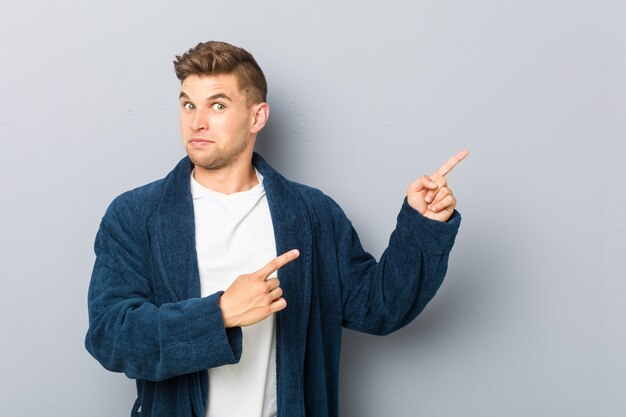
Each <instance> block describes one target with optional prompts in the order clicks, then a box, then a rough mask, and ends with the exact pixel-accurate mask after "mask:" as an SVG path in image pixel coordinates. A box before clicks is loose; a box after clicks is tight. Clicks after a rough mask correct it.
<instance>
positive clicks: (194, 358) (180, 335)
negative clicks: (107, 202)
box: [85, 197, 242, 381]
mask: <svg viewBox="0 0 626 417" xmlns="http://www.w3.org/2000/svg"><path fill="white" fill-rule="evenodd" d="M126 200H128V199H126ZM139 213H140V210H137V209H135V208H134V206H133V204H129V203H128V201H123V202H120V198H119V197H118V199H116V200H115V201H114V202H113V203H112V204H111V206H110V207H109V209H108V210H107V213H106V214H105V216H104V218H103V219H102V222H101V224H100V228H99V230H98V234H97V236H96V241H95V246H94V249H95V253H96V261H95V264H94V268H93V273H92V276H91V282H90V285H89V294H88V309H89V329H88V331H87V335H86V338H85V347H86V348H87V350H88V351H89V353H90V354H91V355H92V356H93V357H94V358H96V359H97V360H98V361H99V362H100V363H101V364H102V366H104V367H105V368H106V369H108V370H110V371H114V372H123V373H125V374H126V375H127V376H128V377H129V378H134V379H146V380H152V381H160V380H164V379H167V378H171V377H175V376H178V375H182V374H188V373H192V372H197V371H201V370H204V369H207V368H212V367H216V366H220V365H225V364H231V363H236V362H238V361H239V359H240V357H241V342H242V333H241V329H240V328H231V329H225V328H224V323H223V319H222V314H221V310H220V308H219V304H218V302H219V297H220V296H221V292H219V293H215V294H212V295H210V296H208V297H204V298H191V299H188V300H184V301H177V302H171V303H163V304H160V305H156V304H155V303H154V293H153V287H152V282H153V280H151V277H150V276H149V274H150V272H149V270H150V268H149V267H148V260H147V259H148V257H149V256H150V255H149V248H148V247H147V244H146V243H145V242H146V241H147V239H145V238H142V236H145V235H147V232H146V230H145V227H144V228H141V227H140V226H139V225H137V224H136V223H138V222H137V219H138V218H141V216H140V215H139Z"/></svg>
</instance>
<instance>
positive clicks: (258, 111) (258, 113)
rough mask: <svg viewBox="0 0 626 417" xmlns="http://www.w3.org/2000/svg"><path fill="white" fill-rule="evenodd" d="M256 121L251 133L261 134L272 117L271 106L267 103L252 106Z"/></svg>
mask: <svg viewBox="0 0 626 417" xmlns="http://www.w3.org/2000/svg"><path fill="white" fill-rule="evenodd" d="M252 109H253V116H254V119H253V120H252V126H251V127H250V133H259V132H260V131H261V129H263V127H264V126H265V123H267V119H269V117H270V106H269V105H268V104H267V103H258V104H255V105H253V106H252Z"/></svg>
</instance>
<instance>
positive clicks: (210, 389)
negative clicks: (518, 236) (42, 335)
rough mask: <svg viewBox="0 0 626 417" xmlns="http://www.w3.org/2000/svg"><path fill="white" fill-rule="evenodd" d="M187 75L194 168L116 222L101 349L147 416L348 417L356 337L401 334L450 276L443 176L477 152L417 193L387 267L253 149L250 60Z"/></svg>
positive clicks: (94, 311)
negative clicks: (345, 383) (342, 392)
mask: <svg viewBox="0 0 626 417" xmlns="http://www.w3.org/2000/svg"><path fill="white" fill-rule="evenodd" d="M174 66H175V70H176V75H177V76H178V78H179V79H180V81H181V91H180V130H181V136H182V138H183V144H184V146H185V149H186V151H187V154H188V157H186V158H184V159H183V160H182V161H180V163H179V164H178V165H177V166H176V167H175V168H174V170H173V171H172V172H170V173H169V174H168V175H167V176H166V177H165V178H163V179H161V180H158V181H156V182H153V183H151V184H148V185H145V186H143V187H140V188H137V189H135V190H132V191H129V192H127V193H125V194H122V195H121V196H119V197H117V198H116V199H115V200H114V201H113V203H111V205H110V207H109V208H108V210H107V212H106V214H105V215H104V217H103V219H102V222H101V225H100V229H99V231H98V234H97V237H96V243H95V252H96V262H95V265H94V270H93V274H92V278H91V284H90V288H89V330H88V332H87V337H86V341H85V345H86V347H87V350H88V351H89V352H90V353H91V354H92V355H93V356H94V357H95V358H96V359H97V360H98V361H99V362H100V363H101V364H102V365H103V366H104V367H105V368H106V369H109V370H111V371H116V372H124V373H125V374H126V375H127V376H128V377H129V378H133V379H136V380H137V391H138V398H137V401H136V403H135V406H134V407H133V411H132V413H133V414H132V415H134V416H139V415H141V416H163V417H165V416H168V417H171V416H180V417H182V416H189V417H191V416H197V417H202V416H210V417H221V416H228V417H237V416H241V417H243V416H246V417H251V416H258V417H268V416H275V415H278V416H283V417H296V416H305V415H309V416H316V417H317V416H336V415H337V413H338V398H337V397H338V375H337V374H338V368H339V349H340V345H341V331H342V326H344V327H347V328H350V329H355V330H359V331H363V332H367V333H372V334H387V333H390V332H392V331H394V330H396V329H398V328H400V327H402V326H404V325H406V324H407V323H409V322H410V321H411V320H413V319H414V318H415V316H417V314H418V313H419V312H420V311H421V310H422V309H423V308H424V306H425V305H426V303H428V301H429V300H430V299H431V298H432V297H433V295H434V294H435V292H436V291H437V289H438V287H439V285H440V283H441V281H442V279H443V277H444V275H445V272H446V267H447V260H448V253H449V252H450V250H451V248H452V245H453V243H454V238H455V236H456V233H457V230H458V227H459V223H460V215H459V214H458V212H456V211H455V210H454V208H455V206H456V200H455V198H454V196H453V194H452V191H451V190H450V189H449V188H448V187H447V183H446V179H445V175H446V174H447V172H448V171H449V170H450V169H452V168H453V167H454V165H456V164H457V163H458V162H459V161H460V160H461V159H463V158H464V157H465V156H466V155H467V152H461V153H459V154H457V155H456V156H455V157H453V158H451V159H450V160H449V161H448V162H446V163H445V164H444V165H443V166H442V167H441V168H440V169H439V170H438V171H437V172H436V173H435V174H433V175H431V176H426V175H425V176H422V177H420V178H418V179H417V180H415V181H414V182H413V183H412V184H411V185H410V186H409V188H408V192H407V198H406V200H405V202H404V204H403V206H402V208H401V210H400V214H399V215H398V223H397V226H396V229H395V231H394V232H393V234H392V235H391V238H390V241H389V247H388V248H387V250H386V251H385V253H384V254H383V256H382V257H381V259H380V261H379V262H378V263H377V262H376V261H375V260H374V259H373V258H372V257H371V255H369V254H368V253H366V252H365V251H364V250H363V248H362V247H361V244H360V243H359V239H358V237H357V234H356V232H355V231H354V229H353V228H352V226H351V224H350V222H349V220H348V219H347V218H346V216H345V215H344V213H343V212H342V211H341V209H340V208H339V207H338V206H337V204H336V203H335V202H334V201H333V200H331V199H330V198H329V197H327V196H325V195H324V194H322V193H321V192H320V191H318V190H315V189H313V188H310V187H307V186H304V185H301V184H296V183H293V182H290V181H288V180H286V179H285V178H284V177H282V176H281V175H280V174H279V173H277V172H276V171H274V170H273V169H272V168H271V167H270V166H269V165H268V164H267V163H266V162H265V161H264V160H263V159H262V158H261V157H260V156H259V155H258V154H255V153H254V152H253V148H254V143H255V139H256V136H257V133H258V132H259V131H260V130H261V129H263V126H265V123H266V122H267V120H268V117H269V107H268V104H267V103H266V94H267V86H266V82H265V77H264V75H263V73H262V71H261V69H260V68H259V66H258V65H257V63H256V62H255V60H254V58H253V57H252V55H250V54H249V53H248V52H246V51H244V50H243V49H240V48H237V47H235V46H232V45H229V44H226V43H222V42H207V43H202V44H199V45H198V46H196V47H195V48H193V49H190V50H189V51H188V52H187V53H185V54H183V55H182V56H177V59H176V61H175V62H174ZM276 254H281V255H279V256H278V257H276ZM268 261H269V263H267V262H268ZM279 269H280V271H279V272H278V277H276V274H277V271H278V270H279ZM278 278H280V281H279V279H278Z"/></svg>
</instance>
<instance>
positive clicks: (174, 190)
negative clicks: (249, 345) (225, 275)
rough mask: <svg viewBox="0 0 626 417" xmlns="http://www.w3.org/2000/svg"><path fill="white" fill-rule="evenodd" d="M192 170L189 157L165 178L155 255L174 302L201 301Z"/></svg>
mask: <svg viewBox="0 0 626 417" xmlns="http://www.w3.org/2000/svg"><path fill="white" fill-rule="evenodd" d="M191 168H192V164H191V161H189V158H187V157H186V158H184V159H182V160H181V161H180V162H179V163H178V165H176V167H175V168H174V170H173V171H172V172H170V174H169V175H168V176H167V177H166V178H165V189H164V192H163V195H162V196H161V204H160V207H159V211H158V218H157V230H158V231H157V236H158V238H157V239H155V242H154V245H155V253H156V254H157V262H158V263H159V267H160V269H161V272H162V275H163V280H164V282H165V287H166V289H167V292H168V294H169V296H170V297H171V298H172V301H181V300H186V299H188V298H191V297H200V274H199V272H198V258H197V255H196V235H195V220H194V212H193V200H192V196H191V189H190V181H189V175H191ZM157 246H158V247H157Z"/></svg>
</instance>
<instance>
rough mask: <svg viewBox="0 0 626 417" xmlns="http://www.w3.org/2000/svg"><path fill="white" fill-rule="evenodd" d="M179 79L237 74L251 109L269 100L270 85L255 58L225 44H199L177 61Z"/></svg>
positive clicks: (175, 63)
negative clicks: (194, 76) (254, 105)
mask: <svg viewBox="0 0 626 417" xmlns="http://www.w3.org/2000/svg"><path fill="white" fill-rule="evenodd" d="M174 71H176V77H178V79H179V80H180V81H181V82H183V81H184V80H185V78H187V77H188V76H190V75H200V76H203V75H204V76H206V75H217V74H234V75H235V77H237V83H238V84H239V88H240V89H241V90H242V91H243V92H244V94H245V95H246V102H247V104H248V106H251V105H252V104H255V103H263V102H265V101H266V100H267V82H266V81H265V76H264V75H263V71H261V67H259V64H257V63H256V61H255V60H254V57H253V56H252V54H250V53H249V52H248V51H246V50H245V49H242V48H238V47H236V46H234V45H231V44H229V43H226V42H216V41H209V42H204V43H199V44H198V45H196V46H195V47H194V48H191V49H190V50H189V51H187V52H185V53H184V54H183V55H176V60H175V61H174Z"/></svg>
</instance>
